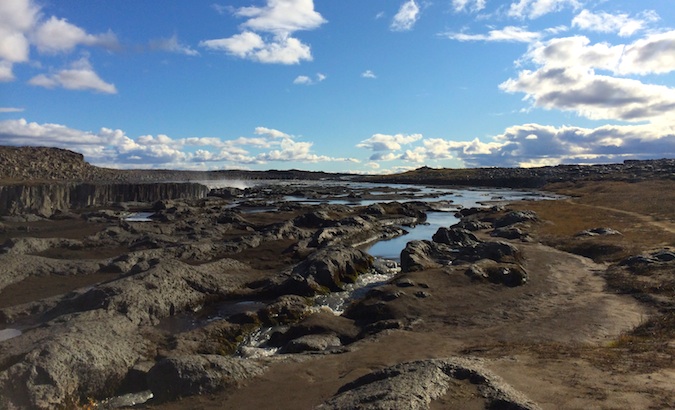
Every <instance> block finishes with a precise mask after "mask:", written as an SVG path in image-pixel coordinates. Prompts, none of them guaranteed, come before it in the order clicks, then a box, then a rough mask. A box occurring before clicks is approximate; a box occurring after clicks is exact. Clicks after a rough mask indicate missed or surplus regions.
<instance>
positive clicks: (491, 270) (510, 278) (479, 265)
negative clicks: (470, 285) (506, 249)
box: [466, 259, 527, 287]
mask: <svg viewBox="0 0 675 410" xmlns="http://www.w3.org/2000/svg"><path fill="white" fill-rule="evenodd" d="M466 274H467V276H469V277H470V278H471V279H473V280H478V281H489V282H492V283H497V284H503V285H506V286H509V287H515V286H521V285H524V284H525V283H526V282H527V272H525V269H524V268H523V267H522V266H521V265H519V264H515V263H499V262H495V261H493V260H491V259H482V260H479V261H478V262H476V263H473V264H471V266H469V268H468V269H467V270H466Z"/></svg>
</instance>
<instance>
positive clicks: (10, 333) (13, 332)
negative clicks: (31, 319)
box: [0, 329, 23, 342]
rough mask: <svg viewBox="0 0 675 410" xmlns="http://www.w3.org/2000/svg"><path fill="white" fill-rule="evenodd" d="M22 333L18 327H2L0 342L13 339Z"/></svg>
mask: <svg viewBox="0 0 675 410" xmlns="http://www.w3.org/2000/svg"><path fill="white" fill-rule="evenodd" d="M22 334H23V332H22V331H20V330H19V329H3V330H0V342H4V341H5V340H9V339H13V338H15V337H18V336H21V335H22Z"/></svg>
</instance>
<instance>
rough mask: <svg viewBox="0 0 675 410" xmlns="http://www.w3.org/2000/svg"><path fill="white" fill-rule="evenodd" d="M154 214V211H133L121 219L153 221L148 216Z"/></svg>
mask: <svg viewBox="0 0 675 410" xmlns="http://www.w3.org/2000/svg"><path fill="white" fill-rule="evenodd" d="M154 214H155V213H154V212H134V213H132V214H129V215H127V216H126V217H124V218H122V219H123V220H125V221H127V222H153V220H152V218H150V217H151V216H152V215H154Z"/></svg>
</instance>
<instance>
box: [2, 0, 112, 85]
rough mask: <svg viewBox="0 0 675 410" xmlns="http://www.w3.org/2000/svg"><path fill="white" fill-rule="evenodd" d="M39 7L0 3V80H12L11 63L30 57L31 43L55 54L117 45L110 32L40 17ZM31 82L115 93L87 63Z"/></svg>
mask: <svg viewBox="0 0 675 410" xmlns="http://www.w3.org/2000/svg"><path fill="white" fill-rule="evenodd" d="M42 17H43V15H42V13H41V9H40V7H39V6H37V5H36V4H35V3H34V1H33V0H3V1H2V2H0V81H13V80H15V76H14V73H13V66H14V64H17V63H26V62H28V61H29V59H30V48H31V45H33V46H35V48H36V49H37V51H38V53H42V54H57V53H69V52H72V51H73V50H74V49H75V48H76V47H77V46H79V45H84V46H100V47H104V48H107V49H116V48H118V47H119V44H118V42H117V37H116V36H115V34H114V33H113V32H111V31H109V32H107V33H103V34H96V35H94V34H89V33H87V32H86V31H85V30H83V29H82V28H80V27H78V26H76V25H74V24H72V23H69V22H68V21H67V20H65V19H60V18H58V17H55V16H51V17H49V18H48V19H46V20H44V19H42ZM32 81H33V84H36V85H42V86H46V87H50V88H51V87H56V86H63V87H64V88H68V89H76V90H81V89H92V90H96V91H100V92H105V93H112V92H114V91H113V90H114V86H112V87H111V86H110V84H107V83H105V82H104V81H102V80H101V79H100V78H99V77H98V75H97V74H96V73H95V72H94V71H93V70H92V68H91V66H89V67H88V68H87V69H86V70H80V71H79V72H74V71H73V70H64V71H63V72H60V73H58V74H55V75H46V74H42V75H39V76H37V77H34V79H33V80H32Z"/></svg>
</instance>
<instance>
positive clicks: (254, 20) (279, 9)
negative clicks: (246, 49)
mask: <svg viewBox="0 0 675 410" xmlns="http://www.w3.org/2000/svg"><path fill="white" fill-rule="evenodd" d="M235 15H237V16H240V17H248V18H249V19H248V20H247V21H246V22H245V23H243V24H242V26H243V27H245V28H248V29H251V30H254V31H264V32H272V33H277V34H286V33H292V32H295V31H300V30H314V29H315V28H318V27H319V26H321V25H322V24H324V23H325V22H326V20H325V19H324V18H323V17H322V16H321V14H319V13H317V12H316V11H315V10H314V1H313V0H267V5H266V6H265V7H254V6H251V7H242V8H239V9H237V10H236V11H235Z"/></svg>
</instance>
